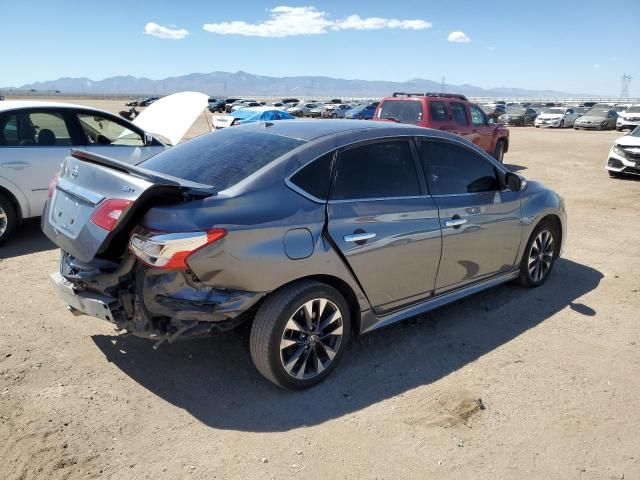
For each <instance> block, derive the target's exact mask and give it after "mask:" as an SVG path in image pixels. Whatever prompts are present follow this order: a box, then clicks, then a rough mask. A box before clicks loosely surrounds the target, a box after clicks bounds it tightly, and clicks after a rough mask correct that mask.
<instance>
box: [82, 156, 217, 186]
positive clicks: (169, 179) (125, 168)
mask: <svg viewBox="0 0 640 480" xmlns="http://www.w3.org/2000/svg"><path fill="white" fill-rule="evenodd" d="M71 156H72V157H74V158H77V159H78V160H82V161H84V162H89V163H95V164H97V165H102V166H103V167H108V168H112V169H114V170H118V171H120V172H123V173H128V174H129V175H133V176H134V177H139V178H142V179H144V180H147V181H149V182H152V183H156V184H162V185H164V186H169V187H179V188H180V189H182V190H183V191H185V190H186V191H188V192H189V194H190V195H191V196H196V197H203V198H204V197H210V196H215V195H217V194H218V192H217V191H216V190H215V189H214V188H212V187H208V186H207V185H202V184H200V183H194V182H190V181H188V180H183V179H180V178H176V177H173V176H171V175H162V174H160V173H157V172H154V171H152V170H147V169H145V168H140V167H137V166H135V165H131V164H130V163H126V162H122V161H120V160H116V159H115V158H111V157H106V156H104V155H100V154H99V153H93V152H87V151H86V150H75V149H71Z"/></svg>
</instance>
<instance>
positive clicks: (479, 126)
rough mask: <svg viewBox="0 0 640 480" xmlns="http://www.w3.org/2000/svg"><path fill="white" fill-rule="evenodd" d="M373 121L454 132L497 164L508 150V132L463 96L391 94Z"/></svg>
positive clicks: (451, 94)
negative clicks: (473, 144)
mask: <svg viewBox="0 0 640 480" xmlns="http://www.w3.org/2000/svg"><path fill="white" fill-rule="evenodd" d="M373 120H378V121H395V122H401V123H411V124H414V125H419V126H421V127H426V128H434V129H436V130H444V131H447V132H451V133H455V134H457V135H460V136H462V137H464V138H466V139H467V140H469V141H471V142H473V143H475V144H476V145H477V146H478V147H480V148H482V149H483V150H484V151H485V152H487V153H488V154H490V155H492V156H493V158H495V159H496V160H498V161H499V162H500V163H502V160H503V156H504V154H505V153H506V152H507V151H508V150H509V130H508V129H507V128H505V127H504V126H503V125H500V124H497V123H494V122H493V119H488V118H487V115H486V114H485V113H484V112H483V111H482V109H481V108H480V107H479V106H477V105H475V104H473V103H471V102H469V101H468V100H467V98H466V97H465V96H464V95H458V94H453V93H404V92H395V93H394V94H393V96H392V97H387V98H383V99H382V100H381V101H380V104H379V105H378V108H377V109H376V112H375V113H374V115H373Z"/></svg>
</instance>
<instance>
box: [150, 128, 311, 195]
mask: <svg viewBox="0 0 640 480" xmlns="http://www.w3.org/2000/svg"><path fill="white" fill-rule="evenodd" d="M303 143H305V142H304V141H303V140H298V139H296V138H289V137H283V136H280V135H273V134H270V133H264V132H256V131H247V130H244V129H242V128H225V129H223V130H218V131H217V132H214V133H209V134H207V135H202V136H200V137H197V138H194V139H192V140H189V141H187V142H184V143H181V144H179V145H176V146H175V147H172V148H170V149H169V150H165V151H164V152H162V153H159V154H158V155H155V156H153V157H151V158H149V159H148V160H144V161H143V162H141V163H140V164H139V166H141V167H142V168H146V169H149V170H153V171H156V172H159V173H164V174H167V175H172V176H174V177H178V178H183V179H185V180H189V181H191V182H196V183H202V184H204V185H211V186H212V187H213V188H215V189H216V190H217V191H220V190H225V189H227V188H229V187H232V186H233V185H235V184H236V183H238V182H240V181H242V180H244V179H245V178H247V177H248V176H249V175H251V174H252V173H255V172H257V171H258V170H259V169H261V168H262V167H264V166H265V165H267V164H269V163H271V162H272V161H273V160H275V159H276V158H278V157H281V156H282V155H284V154H285V153H288V152H290V151H291V150H293V149H294V148H296V147H298V146H300V145H302V144H303ZM186 160H188V161H186Z"/></svg>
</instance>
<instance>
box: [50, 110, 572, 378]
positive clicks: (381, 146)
mask: <svg viewBox="0 0 640 480" xmlns="http://www.w3.org/2000/svg"><path fill="white" fill-rule="evenodd" d="M42 228H43V230H44V232H45V233H46V235H47V236H48V237H49V238H50V239H51V240H53V241H54V242H55V243H57V244H58V245H59V246H60V248H61V249H62V255H61V264H60V271H59V272H56V273H54V274H53V275H52V276H51V279H52V281H53V284H54V286H55V289H56V291H57V293H58V295H59V296H60V297H61V298H62V299H63V300H64V302H65V303H66V304H68V305H69V306H70V307H71V310H72V311H73V312H74V313H77V314H81V313H84V314H87V315H91V316H94V317H98V318H101V319H103V320H106V321H109V322H112V323H114V324H115V325H116V327H117V328H118V329H120V330H126V331H127V332H128V333H131V334H134V335H139V336H144V337H148V338H150V339H154V340H155V342H156V344H160V343H162V342H164V341H167V342H169V343H171V342H173V341H176V340H178V339H183V338H193V337H199V336H203V335H206V334H208V333H211V332H214V331H217V330H227V329H231V328H234V327H236V326H238V325H240V324H241V323H243V322H251V323H252V325H251V341H250V348H251V356H252V358H253V360H254V363H255V365H256V367H257V368H258V370H259V371H260V372H261V373H262V374H263V375H264V376H265V377H266V378H268V379H269V380H271V381H272V382H274V383H276V384H277V385H279V386H282V387H285V388H291V389H302V388H307V387H310V386H312V385H314V384H316V383H318V382H320V381H321V380H322V379H323V378H325V377H326V376H327V375H328V374H329V373H330V372H331V370H332V369H333V368H334V367H335V365H336V364H337V363H338V361H339V359H340V357H341V355H342V353H343V352H344V350H345V348H346V346H347V343H348V340H349V336H350V335H351V334H360V333H365V332H369V331H371V330H374V329H376V328H379V327H382V326H384V325H388V324H390V323H393V322H397V321H399V320H403V319H406V318H408V317H412V316H415V315H418V314H421V313H424V312H427V311H429V310H432V309H434V308H436V307H439V306H442V305H444V304H447V303H449V302H452V301H454V300H458V299H460V298H462V297H465V296H467V295H470V294H473V293H477V292H479V291H481V290H484V289H486V288H489V287H492V286H495V285H498V284H501V283H504V282H508V281H511V280H516V281H518V282H519V283H520V284H522V285H524V286H527V287H537V286H539V285H541V284H543V283H544V282H545V281H546V280H547V278H548V276H549V275H550V273H551V271H552V269H553V266H554V262H555V260H556V259H557V258H558V257H559V255H560V253H561V248H562V245H563V241H564V238H565V237H566V213H565V207H564V202H563V200H562V199H561V198H560V197H559V196H558V195H557V194H556V193H554V192H553V191H551V190H548V189H547V188H545V187H543V186H542V185H540V184H539V183H536V182H531V181H525V180H524V179H523V178H522V177H520V176H518V175H516V174H514V173H511V172H509V171H508V170H507V169H506V168H505V167H504V166H503V165H501V164H500V163H498V162H496V161H495V160H494V159H492V158H491V157H490V156H488V155H487V154H486V153H484V152H483V151H482V150H480V149H479V148H477V147H475V146H474V145H473V144H471V143H469V142H467V141H465V140H463V139H461V138H460V137H458V136H454V135H450V134H447V133H444V132H441V131H436V130H430V129H425V128H421V127H414V126H409V125H400V124H394V123H390V122H389V123H382V122H359V121H348V120H316V121H314V120H311V121H291V122H274V123H259V124H253V125H246V126H240V127H234V128H230V129H225V130H221V131H218V132H215V133H211V134H207V135H203V136H201V137H198V138H196V139H193V140H190V141H188V142H185V143H183V144H181V145H178V146H176V147H174V148H172V149H170V150H168V151H166V152H163V153H160V154H158V155H156V156H154V157H152V158H150V159H148V160H145V161H143V162H142V163H140V164H138V165H137V166H132V165H130V164H126V163H122V162H119V161H117V160H113V159H110V158H107V157H103V156H100V155H97V154H95V153H90V152H86V151H75V152H73V153H72V155H71V156H70V157H68V158H67V159H66V160H65V162H64V163H63V165H62V169H61V171H60V173H59V175H58V176H57V177H56V178H54V180H53V181H52V183H51V187H50V191H49V200H48V201H47V204H46V208H45V212H44V215H43V219H42Z"/></svg>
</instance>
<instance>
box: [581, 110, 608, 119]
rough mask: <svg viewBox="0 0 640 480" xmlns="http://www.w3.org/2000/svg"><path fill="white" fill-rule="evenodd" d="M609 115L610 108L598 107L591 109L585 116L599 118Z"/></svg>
mask: <svg viewBox="0 0 640 480" xmlns="http://www.w3.org/2000/svg"><path fill="white" fill-rule="evenodd" d="M608 115H609V110H599V109H597V108H592V109H591V110H589V111H588V112H587V113H586V115H585V116H587V117H597V118H606V117H607V116H608Z"/></svg>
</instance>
